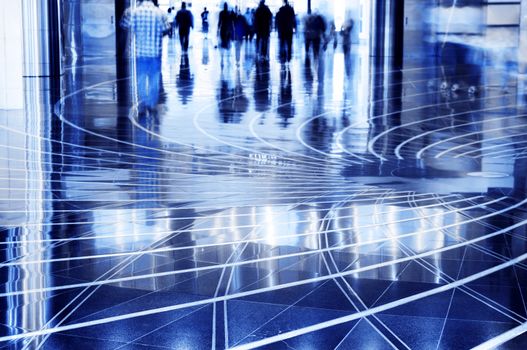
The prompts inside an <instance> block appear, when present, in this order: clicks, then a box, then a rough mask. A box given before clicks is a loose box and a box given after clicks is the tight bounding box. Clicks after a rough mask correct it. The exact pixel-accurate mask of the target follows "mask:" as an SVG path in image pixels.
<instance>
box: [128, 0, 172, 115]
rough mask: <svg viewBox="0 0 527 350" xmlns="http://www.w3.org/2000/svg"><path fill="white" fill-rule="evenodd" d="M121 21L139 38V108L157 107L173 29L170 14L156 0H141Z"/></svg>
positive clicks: (137, 45) (142, 109)
mask: <svg viewBox="0 0 527 350" xmlns="http://www.w3.org/2000/svg"><path fill="white" fill-rule="evenodd" d="M120 24H121V27H122V28H124V29H128V30H130V31H131V32H132V34H133V36H134V38H135V57H136V74H137V95H138V96H137V98H138V100H139V101H138V102H139V111H140V112H143V111H144V110H149V111H155V109H156V107H157V104H158V102H159V89H160V83H161V56H162V53H163V36H164V35H166V34H168V32H169V31H170V24H169V23H168V18H167V16H166V15H165V13H164V12H163V11H162V10H160V9H159V8H158V7H156V6H155V5H154V2H153V0H140V3H139V6H137V7H136V8H135V9H132V10H130V11H127V12H126V15H125V17H123V19H122V21H121V23H120Z"/></svg>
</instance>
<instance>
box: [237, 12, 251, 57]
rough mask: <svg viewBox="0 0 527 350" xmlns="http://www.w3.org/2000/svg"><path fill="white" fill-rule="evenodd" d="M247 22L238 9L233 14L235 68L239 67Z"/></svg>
mask: <svg viewBox="0 0 527 350" xmlns="http://www.w3.org/2000/svg"><path fill="white" fill-rule="evenodd" d="M247 27H248V25H247V21H246V20H245V17H244V16H243V15H242V13H241V12H240V10H239V9H238V8H236V9H235V13H234V45H235V49H236V66H238V67H239V66H240V60H241V52H242V45H243V41H244V39H245V37H246V35H247V31H248V29H247Z"/></svg>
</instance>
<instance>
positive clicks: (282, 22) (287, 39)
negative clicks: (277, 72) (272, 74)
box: [276, 0, 296, 62]
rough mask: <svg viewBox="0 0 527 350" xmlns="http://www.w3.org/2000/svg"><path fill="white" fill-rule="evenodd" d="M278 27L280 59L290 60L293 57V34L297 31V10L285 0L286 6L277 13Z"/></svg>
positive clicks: (282, 60) (283, 60)
mask: <svg viewBox="0 0 527 350" xmlns="http://www.w3.org/2000/svg"><path fill="white" fill-rule="evenodd" d="M276 29H277V31H278V39H279V40H280V61H281V62H290V61H291V58H292V57H293V35H294V33H295V31H296V14H295V10H294V9H293V7H292V6H291V5H289V1H288V0H284V6H282V7H281V8H280V10H278V13H277V14H276Z"/></svg>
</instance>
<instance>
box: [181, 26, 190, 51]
mask: <svg viewBox="0 0 527 350" xmlns="http://www.w3.org/2000/svg"><path fill="white" fill-rule="evenodd" d="M189 36H190V30H185V29H183V30H182V29H180V30H179V42H180V43H181V50H183V51H184V52H187V51H188V46H189V44H190V42H189V41H190V40H189Z"/></svg>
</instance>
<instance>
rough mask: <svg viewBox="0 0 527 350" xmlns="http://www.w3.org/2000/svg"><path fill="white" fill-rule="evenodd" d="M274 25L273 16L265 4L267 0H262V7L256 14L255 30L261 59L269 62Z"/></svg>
mask: <svg viewBox="0 0 527 350" xmlns="http://www.w3.org/2000/svg"><path fill="white" fill-rule="evenodd" d="M272 24H273V14H272V12H271V10H269V7H267V5H266V4H265V0H260V5H258V8H257V9H256V11H255V13H254V30H255V32H256V50H257V52H258V55H259V59H261V60H268V58H269V37H270V36H271V27H272Z"/></svg>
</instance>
